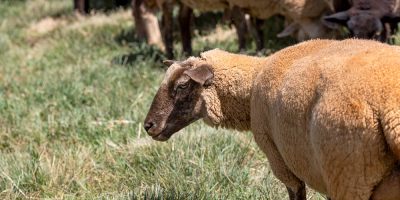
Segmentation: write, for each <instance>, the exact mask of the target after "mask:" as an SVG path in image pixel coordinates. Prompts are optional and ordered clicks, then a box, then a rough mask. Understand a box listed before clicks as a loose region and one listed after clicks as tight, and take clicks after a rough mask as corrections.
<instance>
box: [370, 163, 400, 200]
mask: <svg viewBox="0 0 400 200" xmlns="http://www.w3.org/2000/svg"><path fill="white" fill-rule="evenodd" d="M398 199H400V167H397V169H395V170H393V171H392V173H391V174H390V175H389V176H388V177H386V178H384V179H383V180H382V182H381V183H379V185H378V186H377V187H376V188H375V190H374V191H373V193H372V195H371V200H398Z"/></svg>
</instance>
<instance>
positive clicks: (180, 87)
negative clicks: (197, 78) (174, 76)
mask: <svg viewBox="0 0 400 200" xmlns="http://www.w3.org/2000/svg"><path fill="white" fill-rule="evenodd" d="M188 86H189V84H188V83H184V84H181V85H178V89H186V88H187V87H188Z"/></svg>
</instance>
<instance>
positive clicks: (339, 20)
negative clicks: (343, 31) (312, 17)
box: [322, 11, 350, 27]
mask: <svg viewBox="0 0 400 200" xmlns="http://www.w3.org/2000/svg"><path fill="white" fill-rule="evenodd" d="M349 18H350V16H349V13H348V12H347V11H342V12H338V13H335V14H332V15H329V16H325V17H323V18H322V20H323V22H324V24H325V25H328V24H329V23H336V24H340V25H343V26H346V24H347V21H348V20H349ZM328 27H329V25H328Z"/></svg>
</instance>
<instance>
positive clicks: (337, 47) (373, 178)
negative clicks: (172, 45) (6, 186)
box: [144, 40, 400, 200]
mask: <svg viewBox="0 0 400 200" xmlns="http://www.w3.org/2000/svg"><path fill="white" fill-rule="evenodd" d="M399 52H400V51H399V49H398V47H391V46H388V45H385V44H381V43H377V42H373V41H363V40H345V41H342V42H339V41H331V40H313V41H309V42H304V43H301V44H299V45H296V46H293V47H289V48H286V49H284V50H281V51H279V52H277V53H275V54H273V55H272V56H269V57H267V58H265V59H263V58H257V57H249V56H242V55H235V54H230V53H227V52H224V51H221V50H212V51H208V52H205V53H203V54H202V55H201V57H200V58H189V59H188V60H186V61H183V62H176V63H173V64H172V65H171V66H170V68H169V69H168V71H167V73H166V75H165V78H164V80H163V82H162V84H161V86H160V89H159V90H158V92H157V94H156V96H155V98H154V100H153V103H152V105H151V108H150V111H149V113H148V115H147V117H146V120H145V125H144V127H145V129H146V131H147V132H148V133H149V135H151V136H152V137H153V139H155V140H160V141H165V140H168V139H169V138H170V137H171V135H172V134H174V133H175V132H177V131H179V130H180V129H182V128H183V127H185V126H187V125H189V124H190V123H192V122H194V121H196V120H198V119H201V118H203V119H204V121H205V122H206V123H207V124H210V125H212V126H217V127H218V126H220V127H224V128H232V129H237V130H251V131H252V132H253V134H254V137H255V140H256V142H257V144H258V145H259V147H260V148H261V150H262V151H263V152H264V153H265V154H266V155H267V157H268V160H269V163H270V165H271V168H272V170H273V172H274V174H275V175H276V177H277V178H278V179H279V180H281V181H282V182H283V183H284V184H285V185H286V186H287V188H288V191H289V196H290V199H306V197H305V185H304V183H306V184H307V185H308V186H310V187H311V188H313V189H315V190H317V191H319V192H321V193H324V194H327V195H328V196H329V197H331V198H332V199H340V200H353V199H361V200H367V199H370V197H371V195H372V194H373V190H374V188H375V187H376V186H378V185H379V184H380V182H381V181H383V180H384V179H385V177H388V176H389V175H390V173H393V170H395V169H396V162H397V161H398V160H400V143H399V134H400V133H399V127H398V124H399V123H398V121H399V119H400V98H399V97H400V83H399V81H398V80H400V71H399V70H400V69H399V68H398V66H399V65H400V61H399V60H398V59H397V58H398V57H399V56H400V53H399ZM360 83H363V84H360ZM383 83H384V84H383ZM387 149H390V150H389V151H388V150H387ZM385 180H386V179H385ZM385 180H384V181H383V183H385ZM388 182H389V183H393V182H391V181H388ZM382 185H384V184H382ZM397 185H398V184H397ZM382 187H385V186H382ZM378 188H379V187H378ZM398 198H399V197H396V199H398Z"/></svg>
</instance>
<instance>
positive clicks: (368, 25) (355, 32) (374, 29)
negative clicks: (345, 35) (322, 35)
mask: <svg viewBox="0 0 400 200" xmlns="http://www.w3.org/2000/svg"><path fill="white" fill-rule="evenodd" d="M323 20H324V21H325V22H327V23H336V24H339V25H343V26H345V27H347V28H348V29H349V31H350V34H351V36H352V37H356V38H363V39H378V38H379V36H380V35H381V33H382V31H383V24H382V21H381V19H380V18H379V17H377V16H376V13H374V12H371V11H364V10H355V11H343V12H338V13H335V14H332V15H330V16H326V17H324V18H323Z"/></svg>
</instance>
